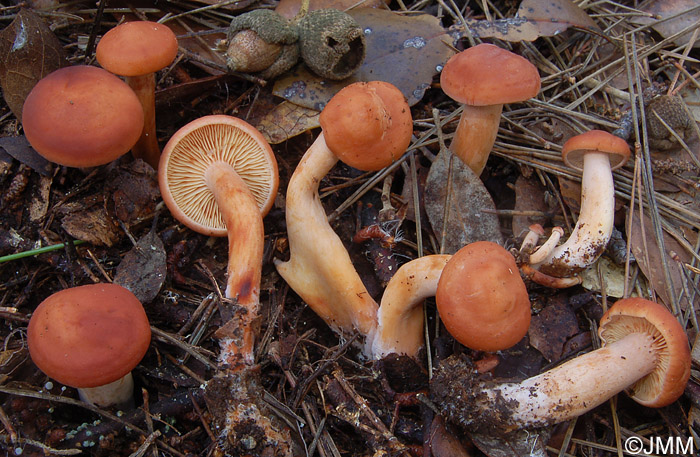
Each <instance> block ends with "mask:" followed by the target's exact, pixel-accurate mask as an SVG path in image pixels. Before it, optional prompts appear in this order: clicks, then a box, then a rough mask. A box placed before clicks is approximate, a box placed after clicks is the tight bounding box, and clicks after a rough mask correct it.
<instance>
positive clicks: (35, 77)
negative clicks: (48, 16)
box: [0, 8, 66, 122]
mask: <svg viewBox="0 0 700 457" xmlns="http://www.w3.org/2000/svg"><path fill="white" fill-rule="evenodd" d="M65 64H66V59H65V55H64V52H63V46H62V45H61V42H60V41H58V38H57V37H56V35H54V33H53V32H52V31H51V29H49V27H48V26H47V25H46V23H45V22H44V21H43V20H42V19H41V18H40V17H39V16H38V15H37V14H36V13H34V12H33V11H31V10H28V9H24V8H23V9H21V10H20V11H19V13H17V16H16V17H15V19H14V20H13V21H12V22H11V23H10V25H8V26H7V27H5V28H4V29H3V30H2V31H0V87H1V88H2V92H3V96H4V97H5V101H6V102H7V105H8V106H9V107H10V109H11V110H12V113H14V115H15V117H17V119H18V120H19V121H20V122H21V121H22V106H23V105H24V99H25V98H26V97H27V95H29V92H30V91H31V90H32V88H33V87H34V85H35V84H36V83H37V82H38V81H39V80H40V79H41V78H43V77H44V76H46V75H48V74H49V73H51V72H52V71H54V70H58V69H59V68H61V67H62V66H64V65H65Z"/></svg>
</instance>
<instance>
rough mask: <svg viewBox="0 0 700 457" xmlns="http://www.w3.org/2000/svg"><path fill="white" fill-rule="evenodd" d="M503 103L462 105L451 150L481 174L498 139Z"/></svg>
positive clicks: (477, 173)
mask: <svg viewBox="0 0 700 457" xmlns="http://www.w3.org/2000/svg"><path fill="white" fill-rule="evenodd" d="M502 111H503V105H502V104H500V105H487V106H472V105H462V116H461V117H460V118H459V124H458V125H457V130H456V131H455V135H454V137H453V138H452V143H450V151H452V153H453V154H454V155H456V156H457V157H459V158H460V159H461V160H462V162H464V163H465V164H466V165H467V166H468V167H469V168H471V169H472V171H473V172H474V173H475V174H476V175H477V176H479V175H480V174H481V172H482V171H484V167H486V161H487V160H488V158H489V154H491V149H492V148H493V144H494V142H495V141H496V135H497V134H498V125H499V124H500V121H501V112H502Z"/></svg>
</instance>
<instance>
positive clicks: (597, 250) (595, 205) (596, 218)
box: [532, 152, 615, 277]
mask: <svg viewBox="0 0 700 457" xmlns="http://www.w3.org/2000/svg"><path fill="white" fill-rule="evenodd" d="M614 215H615V187H614V184H613V177H612V171H611V169H610V159H609V156H608V154H606V153H604V152H588V153H586V154H585V156H584V157H583V177H582V183H581V211H580V213H579V217H578V221H576V226H575V227H574V230H573V232H572V233H571V235H570V236H569V238H568V239H567V240H566V242H564V244H561V245H559V246H557V247H556V248H554V249H553V250H552V252H551V254H550V255H549V256H547V257H546V258H545V259H543V260H542V261H541V262H540V263H537V264H535V263H533V264H532V266H533V267H534V268H536V269H539V270H541V271H542V272H544V273H546V274H550V275H552V276H556V277H567V276H571V275H572V274H575V273H578V272H579V271H582V270H584V269H586V268H587V267H588V266H589V265H591V264H593V262H595V261H596V259H598V257H600V255H601V254H602V253H603V251H604V250H605V247H606V246H607V244H608V241H609V240H610V236H611V235H612V228H613V223H614Z"/></svg>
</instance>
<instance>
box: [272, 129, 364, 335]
mask: <svg viewBox="0 0 700 457" xmlns="http://www.w3.org/2000/svg"><path fill="white" fill-rule="evenodd" d="M337 161H338V159H337V158H336V156H335V155H334V154H333V152H331V151H330V150H329V149H328V146H327V145H326V141H325V139H324V136H323V133H321V134H320V135H319V136H318V138H317V139H316V141H314V143H313V144H312V145H311V147H310V148H309V149H308V151H307V152H306V154H304V157H302V159H301V162H299V165H298V166H297V168H296V170H295V171H294V174H293V175H292V178H291V180H290V181H289V187H288V188H287V202H286V218H287V233H288V236H289V251H290V258H289V260H288V261H287V262H281V261H275V266H276V267H277V271H278V272H279V273H280V275H282V277H283V278H284V279H285V281H287V283H288V284H289V285H290V287H291V288H292V289H293V290H294V291H295V292H296V293H297V294H299V295H300V296H301V298H302V299H303V300H304V301H305V302H306V303H307V304H308V305H309V306H310V307H311V309H313V310H314V312H315V313H316V314H318V315H319V316H320V317H321V318H322V319H323V320H324V321H325V322H326V323H327V324H328V325H329V326H330V327H331V328H333V329H334V331H336V332H337V333H340V334H341V335H344V336H346V337H347V336H350V335H352V334H353V333H354V332H356V331H357V332H360V333H361V334H362V335H364V336H366V337H367V336H369V335H371V334H373V332H374V328H375V326H376V318H377V303H376V302H375V301H374V300H373V299H372V297H371V296H370V295H369V293H368V292H367V289H366V288H365V286H364V284H363V283H362V280H361V279H360V277H359V275H358V274H357V271H356V270H355V267H354V266H353V264H352V261H351V260H350V255H349V254H348V252H347V250H346V249H345V246H344V245H343V242H342V241H341V240H340V238H338V235H336V233H335V232H334V231H333V229H332V228H331V226H330V224H329V223H328V218H327V216H326V212H325V210H324V208H323V205H322V204H321V199H320V197H319V195H318V186H319V183H320V182H321V180H322V179H323V177H324V176H325V175H326V174H327V173H328V172H329V171H330V170H331V168H333V166H334V165H335V164H336V163H337Z"/></svg>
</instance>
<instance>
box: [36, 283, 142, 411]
mask: <svg viewBox="0 0 700 457" xmlns="http://www.w3.org/2000/svg"><path fill="white" fill-rule="evenodd" d="M150 342H151V327H150V326H149V323H148V318H147V317H146V312H145V311H144V310H143V306H142V305H141V302H139V300H138V299H137V298H136V297H135V296H134V294H132V293H131V292H130V291H128V290H127V289H125V288H123V287H121V286H118V285H116V284H91V285H86V286H78V287H73V288H70V289H64V290H61V291H59V292H56V293H54V294H53V295H51V296H49V297H48V298H46V299H45V300H44V301H43V302H41V304H40V305H39V306H38V307H37V308H36V310H35V311H34V313H32V317H31V319H30V320H29V326H28V328H27V345H28V346H29V355H30V356H31V358H32V360H33V361H34V363H35V364H36V366H37V367H39V369H40V370H41V371H43V372H44V373H45V374H46V375H47V376H49V377H50V378H53V379H55V380H56V381H58V382H60V383H62V384H65V385H68V386H71V387H75V388H77V389H78V392H79V394H80V398H81V399H82V400H83V401H85V402H88V403H92V404H95V405H98V406H110V405H126V404H129V403H131V402H132V394H133V385H134V382H133V378H132V376H131V370H132V369H133V368H134V367H135V366H136V365H138V363H139V362H140V361H141V359H142V358H143V356H144V355H145V354H146V351H147V350H148V346H149V345H150Z"/></svg>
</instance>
